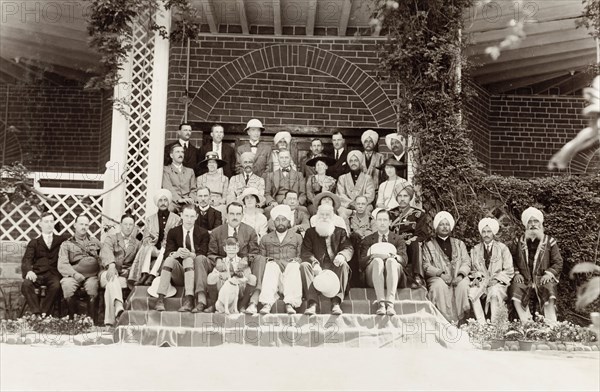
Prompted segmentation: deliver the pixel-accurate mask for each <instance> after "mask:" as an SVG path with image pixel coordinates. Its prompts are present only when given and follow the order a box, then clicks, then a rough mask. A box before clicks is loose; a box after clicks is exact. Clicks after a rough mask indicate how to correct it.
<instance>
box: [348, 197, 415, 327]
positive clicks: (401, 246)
mask: <svg viewBox="0 0 600 392" xmlns="http://www.w3.org/2000/svg"><path fill="white" fill-rule="evenodd" d="M373 215H375V222H376V227H377V231H376V232H375V233H373V234H370V235H368V236H366V237H365V238H364V239H363V240H362V242H361V247H360V258H359V263H360V267H359V271H360V272H361V273H364V274H365V278H366V281H367V286H368V287H374V288H375V294H376V295H377V301H378V307H377V313H376V314H377V315H378V316H384V315H386V314H387V315H388V316H394V315H396V311H395V310H394V303H395V302H396V291H397V289H398V286H400V287H406V275H405V273H404V269H405V268H406V265H407V264H408V256H407V254H406V244H405V243H404V240H403V239H402V237H400V236H399V235H398V234H396V233H394V232H392V231H390V223H391V222H390V213H389V212H388V211H387V210H385V209H383V208H378V209H377V210H375V211H373ZM382 243H383V244H391V245H393V247H394V248H395V253H379V252H380V250H378V249H377V247H378V245H376V246H375V247H373V248H371V246H373V245H375V244H382ZM386 288H387V294H386Z"/></svg>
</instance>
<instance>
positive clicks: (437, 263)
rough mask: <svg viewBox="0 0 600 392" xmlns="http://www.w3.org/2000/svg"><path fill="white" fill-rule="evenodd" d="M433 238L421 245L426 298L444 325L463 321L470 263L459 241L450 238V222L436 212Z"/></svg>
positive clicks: (467, 304)
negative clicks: (443, 318) (439, 313)
mask: <svg viewBox="0 0 600 392" xmlns="http://www.w3.org/2000/svg"><path fill="white" fill-rule="evenodd" d="M433 229H434V230H435V237H434V238H433V239H431V240H429V241H427V242H426V243H425V244H424V245H423V269H424V270H425V276H426V277H427V286H428V287H429V293H428V294H427V297H428V298H429V299H430V300H431V302H433V304H434V305H435V306H436V307H437V308H438V310H439V311H440V312H441V313H442V314H443V315H444V317H446V319H447V320H448V321H464V316H465V312H466V311H467V310H469V308H470V304H469V285H470V281H469V271H470V270H471V259H470V258H469V253H468V252H467V247H466V245H465V243H464V242H462V241H461V240H459V239H457V238H454V237H451V236H450V234H451V233H452V230H453V229H454V218H453V217H452V215H450V213H449V212H446V211H440V212H438V213H437V215H436V216H435V218H433Z"/></svg>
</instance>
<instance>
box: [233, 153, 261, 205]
mask: <svg viewBox="0 0 600 392" xmlns="http://www.w3.org/2000/svg"><path fill="white" fill-rule="evenodd" d="M255 158H256V155H255V154H253V153H251V152H245V153H243V154H242V155H241V156H240V158H239V160H238V163H239V165H240V166H241V168H242V172H241V173H240V174H237V175H235V176H233V177H231V180H230V181H229V189H228V190H227V205H229V203H231V202H234V201H238V200H239V198H240V196H241V194H242V192H244V189H246V188H255V189H256V190H258V193H259V194H260V195H262V196H263V197H264V196H265V179H264V178H262V176H259V175H257V174H255V172H254V169H253V167H254V160H255ZM259 207H262V204H261V205H260V206H259Z"/></svg>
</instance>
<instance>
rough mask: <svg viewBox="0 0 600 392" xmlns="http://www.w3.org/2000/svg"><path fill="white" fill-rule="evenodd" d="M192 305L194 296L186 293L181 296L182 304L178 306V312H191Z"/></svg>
mask: <svg viewBox="0 0 600 392" xmlns="http://www.w3.org/2000/svg"><path fill="white" fill-rule="evenodd" d="M193 307H194V297H193V296H191V295H186V296H185V297H184V298H183V305H182V306H181V308H179V311H180V312H191V311H192V308H193Z"/></svg>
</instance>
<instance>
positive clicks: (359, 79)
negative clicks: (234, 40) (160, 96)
mask: <svg viewBox="0 0 600 392" xmlns="http://www.w3.org/2000/svg"><path fill="white" fill-rule="evenodd" d="M288 66H297V67H306V68H309V69H315V70H318V71H320V72H323V73H325V74H327V75H330V76H332V77H334V78H336V79H337V80H339V81H340V82H341V83H343V84H345V85H346V86H348V87H349V88H350V89H351V90H352V91H354V92H355V94H356V95H357V96H358V97H360V98H361V100H362V101H363V102H364V104H365V106H366V107H367V108H368V109H369V111H370V112H371V115H372V117H373V119H374V121H375V122H376V124H374V126H375V127H379V128H385V127H393V126H394V122H395V119H396V113H395V111H394V106H393V104H392V102H391V101H390V99H389V97H388V96H387V94H386V93H385V91H384V90H383V88H382V87H381V86H380V85H379V84H378V83H377V82H376V81H375V79H373V78H372V77H371V76H370V75H369V74H368V73H367V72H365V71H364V70H362V69H361V68H360V67H358V66H357V65H356V64H354V63H352V62H350V61H348V60H346V59H344V58H343V57H341V56H338V55H336V54H334V53H332V52H329V51H326V50H323V49H319V48H317V47H314V46H309V45H271V46H268V47H266V48H262V49H258V50H255V51H252V52H250V53H247V54H245V55H243V56H240V57H238V58H237V59H235V60H233V61H231V62H229V63H227V64H225V65H223V66H222V67H220V68H219V69H218V70H217V71H216V72H214V73H213V74H212V75H211V76H210V77H209V78H208V79H207V80H206V81H205V82H204V83H203V84H202V86H201V87H200V88H199V89H198V91H197V92H196V94H195V96H194V98H193V99H192V103H191V105H190V111H189V119H190V120H191V121H205V120H207V119H208V117H209V115H210V114H211V112H212V111H213V109H214V107H215V105H216V104H217V102H219V100H220V99H221V97H222V96H224V95H225V94H226V93H227V92H228V91H229V90H230V89H232V88H233V87H234V86H235V85H236V84H237V83H239V82H240V81H242V80H244V79H245V78H247V77H249V76H251V75H253V74H255V73H257V72H262V71H266V70H269V69H272V68H278V67H288Z"/></svg>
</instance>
